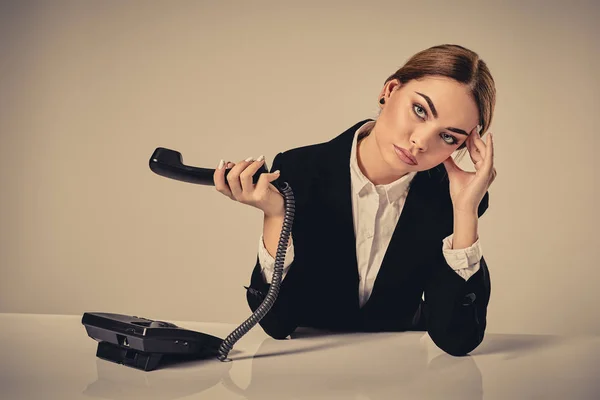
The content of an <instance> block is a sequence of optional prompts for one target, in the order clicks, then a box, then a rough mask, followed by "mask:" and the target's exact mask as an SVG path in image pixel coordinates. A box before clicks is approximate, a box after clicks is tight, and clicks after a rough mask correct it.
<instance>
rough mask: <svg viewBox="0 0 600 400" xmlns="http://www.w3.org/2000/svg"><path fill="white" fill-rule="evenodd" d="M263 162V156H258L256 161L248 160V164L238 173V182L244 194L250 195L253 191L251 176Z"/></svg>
mask: <svg viewBox="0 0 600 400" xmlns="http://www.w3.org/2000/svg"><path fill="white" fill-rule="evenodd" d="M264 163H265V156H260V157H258V158H257V159H256V161H252V162H250V164H249V165H248V166H247V167H246V168H245V169H244V171H243V172H242V173H241V174H240V183H241V185H242V191H243V192H244V193H246V195H251V194H252V193H253V192H254V182H253V180H252V178H253V177H254V174H256V172H257V171H258V169H259V168H260V167H261V166H262V165H263V164H264Z"/></svg>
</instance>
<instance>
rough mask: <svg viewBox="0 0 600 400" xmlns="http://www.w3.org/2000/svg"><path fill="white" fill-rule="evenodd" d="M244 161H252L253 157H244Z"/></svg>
mask: <svg viewBox="0 0 600 400" xmlns="http://www.w3.org/2000/svg"><path fill="white" fill-rule="evenodd" d="M244 161H246V162H250V161H254V158H252V157H248V158H246V159H245V160H244Z"/></svg>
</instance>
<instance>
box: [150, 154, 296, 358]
mask: <svg viewBox="0 0 600 400" xmlns="http://www.w3.org/2000/svg"><path fill="white" fill-rule="evenodd" d="M150 169H151V170H152V171H153V172H154V173H156V174H158V175H160V176H164V177H166V178H170V179H175V180H178V181H182V182H188V183H196V184H199V185H207V186H214V180H213V174H214V173H215V170H214V169H210V168H198V167H192V166H188V165H185V164H184V163H183V157H182V156H181V153H180V152H178V151H175V150H170V149H166V148H164V147H157V148H156V150H154V153H153V154H152V156H151V157H150ZM229 171H230V170H225V176H227V174H228V173H229ZM266 172H268V171H267V168H266V167H265V164H263V165H262V166H261V167H260V169H259V170H258V171H257V172H256V174H254V176H253V177H252V181H253V183H255V184H256V182H258V178H259V177H260V174H262V173H266ZM225 182H226V183H227V181H225ZM272 183H273V184H274V185H275V187H277V189H278V190H279V191H280V192H281V193H282V194H283V197H284V205H285V216H284V222H283V228H282V230H281V234H280V236H279V243H278V245H277V253H276V256H275V267H274V271H273V279H272V283H271V285H270V287H269V291H268V292H267V295H266V296H265V298H264V300H263V301H262V303H261V304H260V306H259V307H258V308H257V309H256V311H254V313H253V314H252V315H251V316H250V317H249V318H248V319H246V321H244V322H243V323H242V324H241V325H240V326H238V327H237V328H236V329H235V330H234V331H233V332H231V333H230V334H229V336H227V338H225V340H224V341H223V342H222V343H221V345H220V347H219V356H218V358H219V360H221V361H227V360H228V359H227V355H228V354H229V351H231V349H232V347H233V345H234V344H235V343H236V342H237V341H238V340H239V339H240V338H241V337H242V336H244V335H245V334H246V333H247V332H248V331H250V329H252V327H254V325H256V324H257V323H258V322H259V321H260V320H261V319H262V318H263V317H264V316H265V315H266V314H267V313H268V312H269V310H270V309H271V307H272V306H273V304H274V303H275V299H276V298H277V295H278V294H279V288H280V286H281V279H282V275H283V263H284V260H285V253H286V250H287V243H288V240H289V237H290V234H291V230H292V223H293V220H294V210H295V203H294V193H293V192H292V189H291V188H290V186H289V185H288V184H287V182H284V183H283V184H279V183H276V181H272Z"/></svg>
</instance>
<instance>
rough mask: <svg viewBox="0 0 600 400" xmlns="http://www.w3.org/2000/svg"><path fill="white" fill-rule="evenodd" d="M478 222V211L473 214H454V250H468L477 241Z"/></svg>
mask: <svg viewBox="0 0 600 400" xmlns="http://www.w3.org/2000/svg"><path fill="white" fill-rule="evenodd" d="M478 221H479V218H478V217H477V211H476V210H474V211H473V212H457V211H455V212H454V235H453V239H452V248H453V249H466V248H467V247H469V246H472V245H473V243H475V242H476V241H477V238H478V233H477V225H478Z"/></svg>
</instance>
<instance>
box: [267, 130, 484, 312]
mask: <svg viewBox="0 0 600 400" xmlns="http://www.w3.org/2000/svg"><path fill="white" fill-rule="evenodd" d="M374 124H375V121H369V122H366V123H365V124H364V125H362V126H361V127H360V128H359V129H357V131H356V134H355V135H354V140H353V142H352V151H351V153H350V160H349V162H350V175H351V187H352V213H353V216H354V233H355V237H356V256H357V260H358V273H359V287H358V297H359V304H360V306H361V307H362V306H363V305H364V304H365V303H366V302H367V300H368V299H369V297H370V296H371V292H372V291H373V284H374V283H375V278H376V277H377V274H378V273H379V268H380V267H381V263H382V261H383V256H384V255H385V252H386V250H387V247H388V244H389V242H390V239H391V238H392V234H393V233H394V230H395V228H396V224H397V223H398V220H399V218H400V214H401V213H402V209H403V207H404V203H405V200H406V197H407V195H408V191H409V190H410V183H411V181H412V179H413V178H414V176H415V175H416V172H411V173H409V174H407V175H405V176H403V177H402V178H400V179H398V180H396V181H394V182H392V183H389V184H387V185H374V184H373V183H372V182H371V181H370V180H369V179H368V178H367V177H366V176H365V175H364V174H363V173H362V171H361V170H360V168H359V166H358V160H357V148H358V145H357V143H358V142H357V140H358V136H359V135H360V134H361V133H362V132H365V131H367V130H369V129H371V128H372V126H373V125H374ZM452 237H453V234H452V235H450V236H448V237H446V238H444V239H443V240H442V244H441V245H442V252H443V254H444V257H445V259H446V262H447V263H448V265H449V266H450V267H451V268H452V269H453V270H454V271H456V273H457V274H459V275H460V276H461V277H462V278H463V279H465V280H467V279H469V278H470V277H471V276H472V275H473V274H474V273H475V272H477V271H478V270H479V260H480V259H481V254H482V250H481V245H480V243H479V239H477V241H476V242H475V243H473V245H471V246H470V247H467V248H465V249H452ZM258 259H259V263H260V266H261V270H262V274H263V277H264V278H265V281H266V282H267V283H271V279H272V276H273V268H274V266H275V259H274V258H273V256H271V255H270V254H269V252H268V251H267V249H266V248H265V244H264V239H263V235H261V236H260V240H259V248H258ZM293 260H294V244H293V238H292V239H291V240H290V244H289V246H288V249H287V251H286V255H285V262H284V265H283V266H284V270H283V278H285V275H286V274H287V271H288V270H289V266H290V264H291V263H292V261H293Z"/></svg>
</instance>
